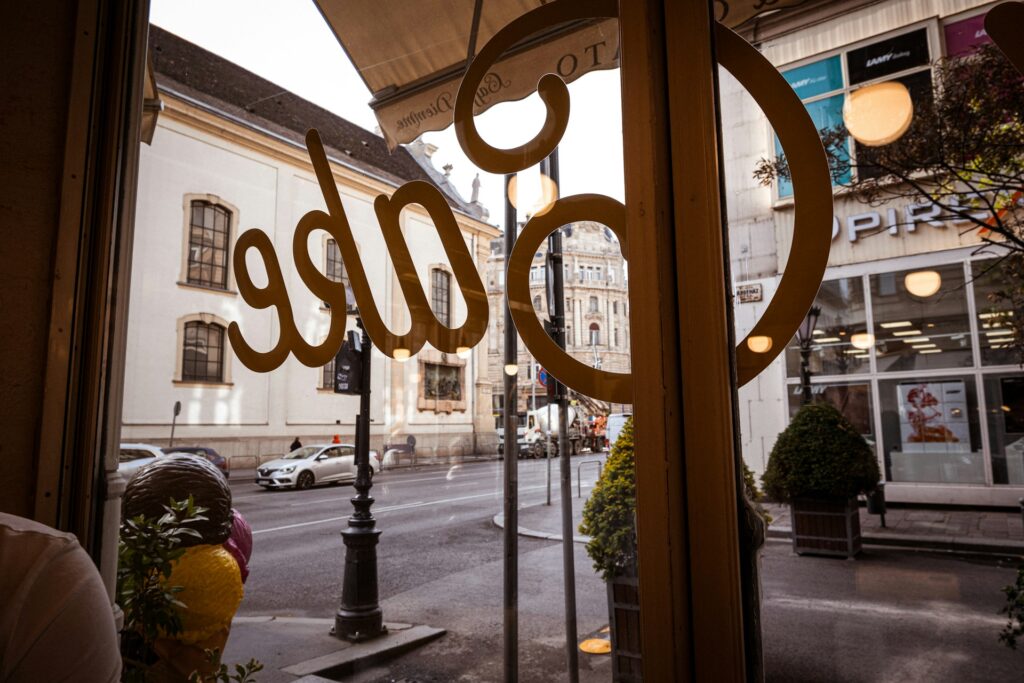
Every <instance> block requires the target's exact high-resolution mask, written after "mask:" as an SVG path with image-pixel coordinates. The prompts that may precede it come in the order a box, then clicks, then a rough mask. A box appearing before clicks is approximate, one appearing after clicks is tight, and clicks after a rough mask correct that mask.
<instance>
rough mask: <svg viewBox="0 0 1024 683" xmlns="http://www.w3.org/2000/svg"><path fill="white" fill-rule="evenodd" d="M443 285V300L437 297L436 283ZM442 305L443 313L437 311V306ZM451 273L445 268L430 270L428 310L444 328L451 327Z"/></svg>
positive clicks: (434, 267)
mask: <svg viewBox="0 0 1024 683" xmlns="http://www.w3.org/2000/svg"><path fill="white" fill-rule="evenodd" d="M439 281H440V282H443V283H444V294H443V296H444V300H443V301H441V299H440V298H439V296H438V290H439V288H438V282H439ZM439 304H443V306H444V311H443V314H442V312H440V311H438V310H437V309H438V305H439ZM452 308H453V306H452V273H451V271H450V270H448V269H447V268H445V267H443V266H440V265H435V266H431V268H430V310H431V311H433V313H434V316H435V317H436V318H437V320H438V322H440V323H441V324H442V325H444V326H445V327H451V324H452V313H453V311H452Z"/></svg>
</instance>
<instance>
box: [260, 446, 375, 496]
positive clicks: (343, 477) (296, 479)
mask: <svg viewBox="0 0 1024 683" xmlns="http://www.w3.org/2000/svg"><path fill="white" fill-rule="evenodd" d="M355 455H356V447H355V446H353V445H352V444H348V443H341V444H338V443H328V444H320V445H315V446H303V447H302V448H297V449H296V450H294V451H292V452H291V453H289V454H288V455H286V456H284V457H282V458H278V459H277V460H271V461H270V462H267V463H263V464H262V465H260V466H259V467H258V468H257V469H256V483H257V484H259V485H260V486H262V487H263V488H266V489H275V488H289V487H291V488H296V489H308V488H309V487H311V486H314V485H316V484H340V483H342V482H354V481H355V480H356V465H355ZM379 469H380V455H379V454H378V453H377V451H372V450H371V451H370V477H371V478H372V477H373V475H374V474H376V473H377V470H379Z"/></svg>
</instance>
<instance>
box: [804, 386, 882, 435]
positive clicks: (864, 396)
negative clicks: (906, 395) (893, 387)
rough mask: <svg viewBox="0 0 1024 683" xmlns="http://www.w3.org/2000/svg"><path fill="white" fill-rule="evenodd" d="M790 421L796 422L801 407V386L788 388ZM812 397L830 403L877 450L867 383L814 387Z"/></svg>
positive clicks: (812, 387) (869, 389) (869, 390)
mask: <svg viewBox="0 0 1024 683" xmlns="http://www.w3.org/2000/svg"><path fill="white" fill-rule="evenodd" d="M788 389H789V391H788V392H787V393H788V394H789V418H790V419H793V416H795V415H796V413H797V411H798V410H800V406H801V405H802V400H801V399H802V397H803V395H802V394H803V392H802V390H801V387H800V385H799V384H791V385H789V386H788ZM811 394H812V396H813V397H814V400H815V401H824V402H826V403H831V404H832V405H833V406H835V408H836V409H837V410H838V411H839V412H840V413H842V414H843V417H845V418H846V419H847V420H849V421H850V424H852V425H853V427H854V429H856V430H857V432H858V433H859V434H860V435H861V436H863V437H864V439H865V440H866V441H867V442H868V444H869V445H870V446H871V447H872V448H875V443H876V442H877V439H876V437H875V418H874V416H873V412H874V411H873V409H872V401H871V385H870V384H868V383H867V382H859V383H856V384H847V383H843V384H813V385H811Z"/></svg>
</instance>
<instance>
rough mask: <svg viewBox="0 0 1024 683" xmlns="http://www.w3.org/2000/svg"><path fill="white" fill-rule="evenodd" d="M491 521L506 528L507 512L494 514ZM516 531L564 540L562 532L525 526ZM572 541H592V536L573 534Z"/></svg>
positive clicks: (550, 539) (500, 527)
mask: <svg viewBox="0 0 1024 683" xmlns="http://www.w3.org/2000/svg"><path fill="white" fill-rule="evenodd" d="M491 522H493V523H494V526H496V527H498V528H499V529H504V528H505V513H504V512H499V513H498V514H496V515H494V517H492V518H491ZM516 533H517V534H518V535H519V536H526V537H528V538H540V539H543V540H545V541H561V540H562V534H549V533H547V532H546V531H535V530H533V529H527V528H526V527H524V526H521V527H518V528H517V530H516ZM572 542H573V543H590V536H573V537H572Z"/></svg>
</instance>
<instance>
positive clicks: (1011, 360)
mask: <svg viewBox="0 0 1024 683" xmlns="http://www.w3.org/2000/svg"><path fill="white" fill-rule="evenodd" d="M971 269H972V272H973V274H974V280H973V285H974V309H975V311H976V312H977V315H978V333H979V334H978V346H979V347H980V351H981V363H982V365H1016V364H1019V363H1020V361H1021V358H1020V354H1019V353H1018V351H1016V350H1015V349H1014V348H1013V344H1014V341H1015V340H1016V339H1018V337H1019V330H1018V327H1019V326H1020V324H1021V323H1020V322H1019V321H1017V320H1016V319H1015V318H1014V312H1013V310H1012V306H1011V304H1010V303H1009V302H1008V301H1006V300H1004V299H1003V298H1002V297H1001V296H1000V292H1003V291H1006V290H1007V286H1008V285H1011V284H1012V282H1010V281H1009V280H1008V278H1009V277H1011V276H1010V275H1009V274H1008V273H1006V272H1005V271H1004V270H1003V268H1002V267H1001V265H1000V264H998V263H997V262H996V260H995V259H988V260H985V261H975V262H973V263H972V264H971Z"/></svg>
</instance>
